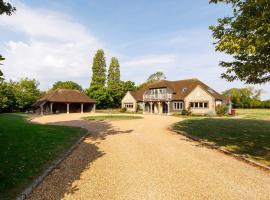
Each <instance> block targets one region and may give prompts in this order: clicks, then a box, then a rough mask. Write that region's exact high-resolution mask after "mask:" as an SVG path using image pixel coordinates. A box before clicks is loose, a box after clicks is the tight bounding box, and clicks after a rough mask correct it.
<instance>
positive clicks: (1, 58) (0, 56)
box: [0, 55, 5, 84]
mask: <svg viewBox="0 0 270 200" xmlns="http://www.w3.org/2000/svg"><path fill="white" fill-rule="evenodd" d="M3 60H5V58H3V57H2V55H0V61H3ZM0 65H2V64H1V63H0ZM3 75H4V74H3V72H2V71H1V69H0V81H1V80H4V77H3ZM0 84H1V83H0Z"/></svg>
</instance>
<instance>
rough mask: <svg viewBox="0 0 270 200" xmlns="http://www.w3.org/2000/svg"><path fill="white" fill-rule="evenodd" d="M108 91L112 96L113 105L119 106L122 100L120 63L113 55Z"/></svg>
mask: <svg viewBox="0 0 270 200" xmlns="http://www.w3.org/2000/svg"><path fill="white" fill-rule="evenodd" d="M108 92H109V95H110V96H111V97H112V102H111V105H110V106H111V107H117V106H119V105H120V101H121V85H120V65H119V62H118V60H117V58H115V57H112V59H111V63H110V66H109V71H108Z"/></svg>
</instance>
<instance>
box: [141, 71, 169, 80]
mask: <svg viewBox="0 0 270 200" xmlns="http://www.w3.org/2000/svg"><path fill="white" fill-rule="evenodd" d="M165 79H166V76H165V74H164V73H163V72H156V73H154V74H151V75H150V76H149V77H148V79H147V81H146V82H153V81H160V80H165Z"/></svg>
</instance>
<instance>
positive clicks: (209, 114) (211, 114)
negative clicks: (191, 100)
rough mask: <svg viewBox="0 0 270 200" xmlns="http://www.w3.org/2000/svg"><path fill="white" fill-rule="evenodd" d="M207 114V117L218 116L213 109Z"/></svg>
mask: <svg viewBox="0 0 270 200" xmlns="http://www.w3.org/2000/svg"><path fill="white" fill-rule="evenodd" d="M205 116H206V117H214V116H216V113H215V112H213V111H209V112H207V113H206V114H205Z"/></svg>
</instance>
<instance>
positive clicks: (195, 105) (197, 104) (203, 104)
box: [190, 102, 208, 108]
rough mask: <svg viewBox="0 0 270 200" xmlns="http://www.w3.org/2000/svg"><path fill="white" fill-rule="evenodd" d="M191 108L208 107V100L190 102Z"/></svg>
mask: <svg viewBox="0 0 270 200" xmlns="http://www.w3.org/2000/svg"><path fill="white" fill-rule="evenodd" d="M190 107H191V108H208V102H190Z"/></svg>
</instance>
